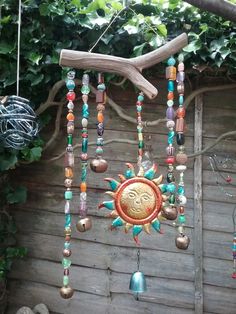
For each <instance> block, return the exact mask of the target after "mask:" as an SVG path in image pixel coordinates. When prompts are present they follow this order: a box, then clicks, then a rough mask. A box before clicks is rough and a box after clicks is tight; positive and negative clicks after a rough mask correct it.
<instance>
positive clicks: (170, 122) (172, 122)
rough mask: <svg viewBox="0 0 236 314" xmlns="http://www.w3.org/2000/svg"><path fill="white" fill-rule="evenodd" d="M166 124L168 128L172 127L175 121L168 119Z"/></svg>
mask: <svg viewBox="0 0 236 314" xmlns="http://www.w3.org/2000/svg"><path fill="white" fill-rule="evenodd" d="M166 126H167V128H168V129H171V128H174V126H175V121H173V120H168V121H167V122H166Z"/></svg>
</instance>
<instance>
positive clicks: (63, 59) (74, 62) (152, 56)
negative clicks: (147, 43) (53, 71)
mask: <svg viewBox="0 0 236 314" xmlns="http://www.w3.org/2000/svg"><path fill="white" fill-rule="evenodd" d="M187 38H188V37H187V34H185V33H184V34H182V35H180V36H178V37H176V38H175V39H173V40H172V41H170V42H168V43H166V44H165V45H164V46H162V47H161V48H158V49H156V50H154V51H152V52H150V53H147V54H145V55H143V56H140V57H136V58H131V59H126V58H121V57H115V56H109V55H104V54H98V53H89V52H83V51H73V50H67V49H63V50H62V51H61V55H60V65H61V66H67V67H73V68H76V69H90V70H96V71H100V72H109V73H115V74H118V75H121V76H124V77H125V78H128V79H129V80H130V81H131V82H132V83H133V84H134V85H135V86H136V87H137V88H138V89H140V90H141V91H143V92H144V94H146V95H147V96H148V97H149V98H150V99H152V98H155V97H156V96H157V93H158V91H157V89H156V87H154V86H153V85H152V84H151V83H150V82H149V81H148V80H146V79H145V78H144V77H143V76H142V74H141V72H142V70H143V69H147V68H150V67H152V66H153V65H155V64H157V63H160V62H161V61H163V60H165V59H167V58H168V57H170V56H171V55H172V54H175V53H176V52H178V51H179V50H181V49H182V48H184V47H185V46H186V45H187V43H188V39H187Z"/></svg>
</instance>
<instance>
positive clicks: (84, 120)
mask: <svg viewBox="0 0 236 314" xmlns="http://www.w3.org/2000/svg"><path fill="white" fill-rule="evenodd" d="M87 126H88V119H85V118H83V119H82V127H83V128H86V127H87Z"/></svg>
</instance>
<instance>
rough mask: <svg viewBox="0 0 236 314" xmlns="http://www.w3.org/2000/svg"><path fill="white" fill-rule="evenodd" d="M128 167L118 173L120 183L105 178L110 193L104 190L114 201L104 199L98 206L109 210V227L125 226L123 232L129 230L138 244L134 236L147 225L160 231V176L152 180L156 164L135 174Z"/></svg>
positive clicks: (131, 168) (161, 201)
mask: <svg viewBox="0 0 236 314" xmlns="http://www.w3.org/2000/svg"><path fill="white" fill-rule="evenodd" d="M127 166H128V170H127V171H126V173H125V176H123V175H119V177H120V182H118V181H116V180H114V179H111V178H107V179H105V180H106V181H108V182H109V184H110V187H111V189H112V192H111V191H109V192H106V193H107V194H109V195H110V196H112V198H113V199H114V200H112V201H105V202H103V203H102V204H100V205H99V208H102V207H105V208H107V209H109V210H111V213H110V215H109V216H110V217H112V218H115V220H113V222H112V226H111V227H112V228H116V227H119V226H123V225H124V227H125V231H126V232H127V231H128V230H129V229H131V228H132V229H133V237H134V240H135V241H136V242H137V243H138V235H139V233H140V232H141V231H142V230H145V231H146V233H150V228H151V226H152V227H153V228H154V229H155V230H156V231H158V232H160V221H159V220H158V217H159V216H160V214H161V209H162V205H163V199H164V196H163V194H162V185H160V183H161V181H162V176H160V177H159V178H157V179H154V176H155V173H156V170H157V167H156V165H153V167H152V168H150V169H149V170H147V171H146V172H145V173H139V174H138V176H136V175H135V172H134V167H133V166H132V165H131V164H129V163H128V164H127Z"/></svg>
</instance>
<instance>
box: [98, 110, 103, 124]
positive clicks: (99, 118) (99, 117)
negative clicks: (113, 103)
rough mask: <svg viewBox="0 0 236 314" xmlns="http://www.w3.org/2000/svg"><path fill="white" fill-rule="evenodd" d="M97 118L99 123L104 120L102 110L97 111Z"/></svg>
mask: <svg viewBox="0 0 236 314" xmlns="http://www.w3.org/2000/svg"><path fill="white" fill-rule="evenodd" d="M97 119H98V122H99V123H103V121H104V116H103V113H102V112H99V113H98V116H97Z"/></svg>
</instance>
